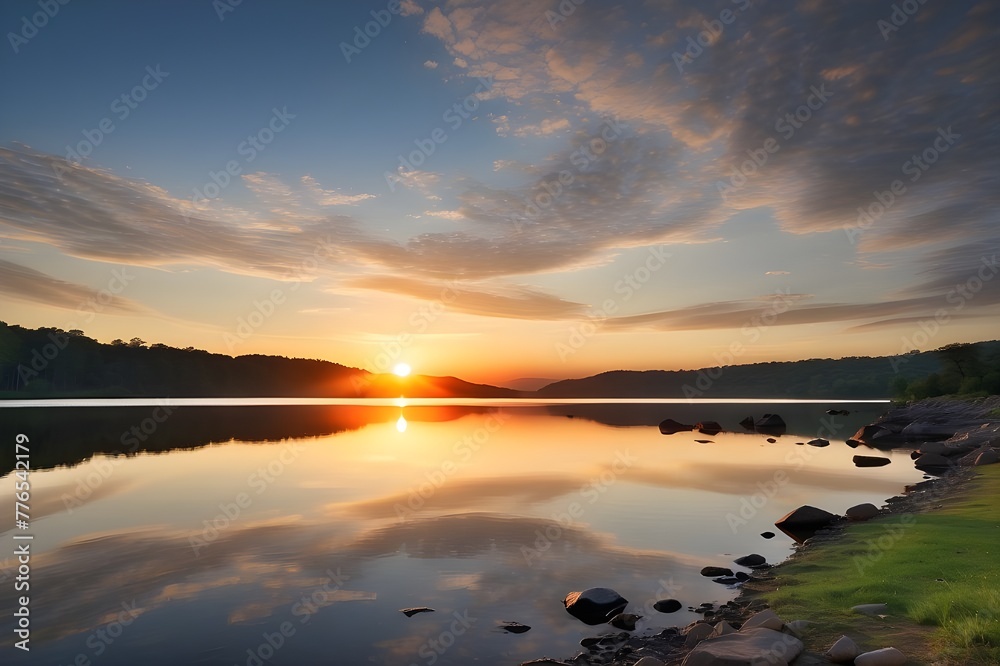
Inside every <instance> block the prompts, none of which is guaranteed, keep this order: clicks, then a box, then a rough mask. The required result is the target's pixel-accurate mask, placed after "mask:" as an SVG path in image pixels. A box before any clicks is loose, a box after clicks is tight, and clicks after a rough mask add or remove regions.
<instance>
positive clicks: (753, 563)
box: [733, 553, 767, 568]
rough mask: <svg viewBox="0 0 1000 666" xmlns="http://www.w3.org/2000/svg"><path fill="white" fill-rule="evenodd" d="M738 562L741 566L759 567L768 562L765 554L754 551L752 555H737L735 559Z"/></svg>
mask: <svg viewBox="0 0 1000 666" xmlns="http://www.w3.org/2000/svg"><path fill="white" fill-rule="evenodd" d="M733 562H735V563H736V564H738V565H740V566H741V567H751V568H753V567H759V566H763V565H765V564H767V560H765V559H764V556H763V555H758V554H756V553H753V554H752V555H744V556H743V557H737V558H736V559H735V560H733Z"/></svg>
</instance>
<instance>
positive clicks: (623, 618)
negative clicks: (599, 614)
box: [608, 613, 642, 631]
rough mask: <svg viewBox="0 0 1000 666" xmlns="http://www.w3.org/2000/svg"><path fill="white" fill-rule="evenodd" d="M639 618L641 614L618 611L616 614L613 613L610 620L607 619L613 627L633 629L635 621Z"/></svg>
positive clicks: (626, 629)
mask: <svg viewBox="0 0 1000 666" xmlns="http://www.w3.org/2000/svg"><path fill="white" fill-rule="evenodd" d="M641 619H642V616H641V615H636V614H634V613H618V615H615V616H614V617H613V618H611V620H610V621H608V624H610V625H611V626H612V627H614V628H615V629H624V630H625V631H635V623H636V622H638V621H639V620H641Z"/></svg>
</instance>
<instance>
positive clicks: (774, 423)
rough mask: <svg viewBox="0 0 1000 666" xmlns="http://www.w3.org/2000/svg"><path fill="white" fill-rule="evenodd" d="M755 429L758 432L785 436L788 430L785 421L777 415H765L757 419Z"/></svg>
mask: <svg viewBox="0 0 1000 666" xmlns="http://www.w3.org/2000/svg"><path fill="white" fill-rule="evenodd" d="M753 427H754V429H756V430H757V431H758V432H765V431H766V432H773V433H776V434H778V435H781V434H783V433H784V432H785V429H786V428H787V426H786V425H785V420H784V419H783V418H781V417H780V416H778V415H777V414H764V416H762V417H760V418H759V419H757V422H756V423H754V424H753Z"/></svg>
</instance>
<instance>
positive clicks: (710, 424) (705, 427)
mask: <svg viewBox="0 0 1000 666" xmlns="http://www.w3.org/2000/svg"><path fill="white" fill-rule="evenodd" d="M694 429H695V430H697V431H698V432H700V433H702V434H703V435H712V436H713V437H714V436H715V435H718V434H719V433H720V432H722V426H721V425H719V424H718V423H716V422H715V421H698V423H695V424H694Z"/></svg>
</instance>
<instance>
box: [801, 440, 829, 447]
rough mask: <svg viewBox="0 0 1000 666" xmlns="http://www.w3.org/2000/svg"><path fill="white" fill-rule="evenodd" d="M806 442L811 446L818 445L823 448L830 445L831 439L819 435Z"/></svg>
mask: <svg viewBox="0 0 1000 666" xmlns="http://www.w3.org/2000/svg"><path fill="white" fill-rule="evenodd" d="M806 444H808V445H809V446H816V447H819V448H823V447H824V446H830V440H828V439H823V438H822V437H818V438H816V439H810V440H809V441H808V442H806Z"/></svg>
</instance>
